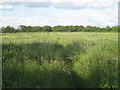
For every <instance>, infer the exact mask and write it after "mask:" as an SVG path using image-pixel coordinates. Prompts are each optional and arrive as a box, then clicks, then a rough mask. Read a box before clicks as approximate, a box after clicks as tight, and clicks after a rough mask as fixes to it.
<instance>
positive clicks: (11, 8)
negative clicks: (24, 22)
mask: <svg viewBox="0 0 120 90" xmlns="http://www.w3.org/2000/svg"><path fill="white" fill-rule="evenodd" d="M0 9H2V10H13V6H11V5H0Z"/></svg>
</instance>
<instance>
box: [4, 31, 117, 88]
mask: <svg viewBox="0 0 120 90" xmlns="http://www.w3.org/2000/svg"><path fill="white" fill-rule="evenodd" d="M2 39H3V40H2V45H3V46H2V49H3V50H2V62H3V87H4V88H8V87H10V88H118V34H117V33H88V32H79V33H78V32H74V33H72V32H69V33H65V32H64V33H60V32H56V33H38V32H34V33H33V32H32V33H16V34H15V33H14V34H9V33H7V34H3V35H2Z"/></svg>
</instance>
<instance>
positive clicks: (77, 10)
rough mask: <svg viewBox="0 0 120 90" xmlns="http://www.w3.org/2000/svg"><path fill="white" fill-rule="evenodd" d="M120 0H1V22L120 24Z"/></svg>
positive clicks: (7, 23)
mask: <svg viewBox="0 0 120 90" xmlns="http://www.w3.org/2000/svg"><path fill="white" fill-rule="evenodd" d="M118 2H119V0H26V1H25V0H0V27H1V26H7V25H10V26H14V27H18V26H19V25H26V26H29V25H30V26H45V25H50V26H56V25H83V26H87V25H90V26H99V27H106V26H116V25H118Z"/></svg>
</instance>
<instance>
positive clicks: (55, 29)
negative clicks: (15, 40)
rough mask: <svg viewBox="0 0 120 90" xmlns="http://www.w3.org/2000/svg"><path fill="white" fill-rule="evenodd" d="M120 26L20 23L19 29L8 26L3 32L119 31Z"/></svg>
mask: <svg viewBox="0 0 120 90" xmlns="http://www.w3.org/2000/svg"><path fill="white" fill-rule="evenodd" d="M118 27H119V26H113V27H110V26H106V27H105V28H100V27H95V26H86V27H84V26H82V25H80V26H77V25H76V26H72V25H70V26H61V25H58V26H53V27H51V26H43V27H40V26H34V27H32V26H25V25H20V26H19V27H18V29H15V28H14V27H11V26H7V27H5V28H3V27H1V30H2V32H3V33H16V32H118V31H119V29H118Z"/></svg>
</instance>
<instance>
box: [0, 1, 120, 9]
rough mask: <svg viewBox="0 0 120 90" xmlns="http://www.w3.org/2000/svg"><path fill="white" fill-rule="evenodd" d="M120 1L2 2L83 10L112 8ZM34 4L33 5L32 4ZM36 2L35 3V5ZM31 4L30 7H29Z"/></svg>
mask: <svg viewBox="0 0 120 90" xmlns="http://www.w3.org/2000/svg"><path fill="white" fill-rule="evenodd" d="M118 1H119V0H27V2H29V3H26V1H25V0H17V1H16V0H1V2H4V3H5V2H9V3H8V4H10V2H11V3H14V2H17V3H21V2H22V4H23V3H25V4H26V6H29V7H30V6H32V7H33V6H34V7H36V6H37V7H43V6H46V7H47V6H50V5H51V6H54V7H56V8H67V9H81V8H86V7H89V8H96V9H103V8H110V7H112V6H113V5H117V3H118ZM30 2H32V3H30ZM33 2H34V3H33ZM28 4H29V5H28Z"/></svg>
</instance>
